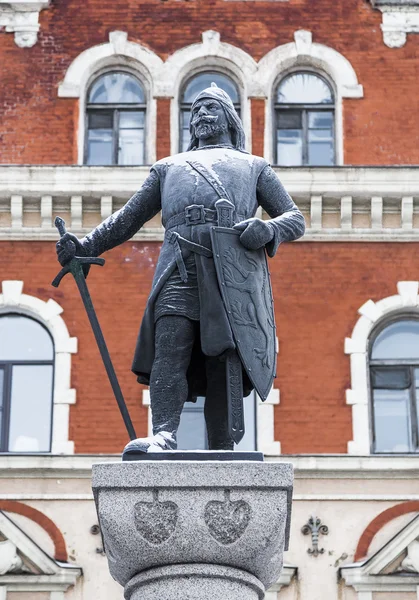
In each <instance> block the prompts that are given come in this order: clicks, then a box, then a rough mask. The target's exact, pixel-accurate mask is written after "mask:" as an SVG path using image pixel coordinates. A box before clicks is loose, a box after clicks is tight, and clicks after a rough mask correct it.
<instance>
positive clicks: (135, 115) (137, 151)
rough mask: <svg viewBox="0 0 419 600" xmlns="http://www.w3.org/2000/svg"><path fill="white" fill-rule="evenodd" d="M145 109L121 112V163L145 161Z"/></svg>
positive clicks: (119, 154)
mask: <svg viewBox="0 0 419 600" xmlns="http://www.w3.org/2000/svg"><path fill="white" fill-rule="evenodd" d="M144 120H145V114H144V111H126V112H120V113H119V145H118V164H119V165H141V164H143V163H144Z"/></svg>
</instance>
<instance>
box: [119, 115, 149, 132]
mask: <svg viewBox="0 0 419 600" xmlns="http://www.w3.org/2000/svg"><path fill="white" fill-rule="evenodd" d="M143 127H144V111H133V110H130V111H123V112H120V113H119V128H120V129H142V128H143Z"/></svg>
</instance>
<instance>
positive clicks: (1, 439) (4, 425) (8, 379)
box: [0, 311, 56, 454]
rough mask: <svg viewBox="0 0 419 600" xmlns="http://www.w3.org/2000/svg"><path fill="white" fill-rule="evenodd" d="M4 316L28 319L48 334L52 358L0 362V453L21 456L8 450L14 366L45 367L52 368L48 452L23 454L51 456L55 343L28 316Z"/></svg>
mask: <svg viewBox="0 0 419 600" xmlns="http://www.w3.org/2000/svg"><path fill="white" fill-rule="evenodd" d="M6 316H16V317H21V318H23V319H30V320H31V321H35V323H37V324H38V325H40V326H41V327H42V328H43V329H44V330H45V331H46V332H47V334H48V336H49V338H50V340H51V344H52V358H51V359H50V360H0V370H3V372H4V379H3V390H2V391H3V398H2V420H1V425H0V453H1V454H22V452H20V451H13V450H9V449H8V448H9V437H10V414H11V406H12V398H11V394H12V372H13V367H14V366H20V365H25V366H40V365H46V366H51V367H52V381H51V416H50V424H49V445H48V448H49V449H48V450H42V451H39V452H26V451H25V452H24V454H51V450H52V440H53V425H54V389H55V354H56V352H55V343H54V338H53V336H52V335H51V333H50V331H49V330H48V328H47V327H45V325H44V324H43V323H42V322H41V321H39V320H38V319H35V318H33V317H31V316H29V315H26V314H22V313H20V312H14V311H8V312H1V313H0V319H1V318H2V317H6Z"/></svg>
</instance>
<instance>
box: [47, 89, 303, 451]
mask: <svg viewBox="0 0 419 600" xmlns="http://www.w3.org/2000/svg"><path fill="white" fill-rule="evenodd" d="M190 132H191V143H190V146H189V148H188V151H187V152H183V153H181V154H177V155H174V156H170V157H168V158H165V159H163V160H160V161H158V162H157V163H155V164H154V165H153V166H152V167H151V172H150V175H149V176H148V178H147V179H146V181H145V182H144V184H143V185H142V187H141V188H140V189H139V191H138V192H137V193H136V194H134V196H132V198H131V199H130V200H129V201H128V202H127V203H126V205H125V206H124V207H123V208H122V209H121V210H119V211H117V212H116V213H114V214H113V215H112V216H110V217H109V218H108V219H106V220H105V221H104V222H103V223H101V224H100V225H99V226H98V227H96V228H95V229H94V230H93V231H92V232H91V233H89V234H88V235H87V236H86V237H84V238H83V239H81V240H78V239H77V238H76V237H75V236H74V235H72V234H70V233H65V234H64V235H63V237H62V238H61V240H60V241H59V242H58V243H57V253H58V259H59V261H60V263H61V264H62V265H65V264H66V263H68V262H69V261H70V260H71V259H73V257H74V256H75V255H78V256H83V257H97V256H99V255H101V254H102V253H103V252H105V251H107V250H110V249H111V248H113V247H115V246H117V245H118V244H122V243H123V242H125V241H127V240H129V239H130V238H131V237H132V236H133V235H134V234H135V233H137V231H138V230H139V229H140V228H141V227H142V226H143V225H144V223H146V222H147V221H149V220H150V219H151V218H152V217H154V216H155V215H156V214H158V213H159V211H162V222H163V225H164V227H165V238H164V243H163V247H162V250H161V253H160V257H159V260H158V264H157V267H156V272H155V276H154V280H153V287H152V291H151V294H150V296H149V299H148V303H147V307H146V310H145V314H144V317H143V321H142V324H141V329H140V333H139V337H138V342H137V348H136V351H135V356H134V361H133V365H132V370H133V372H134V373H135V374H136V375H137V377H138V381H139V382H140V383H145V384H148V385H150V396H151V410H152V422H153V437H151V438H144V439H136V440H133V441H131V442H130V443H129V444H128V445H127V446H126V448H125V454H126V453H130V452H135V451H137V452H138V451H142V452H154V451H161V450H170V449H176V447H177V442H176V433H177V429H178V426H179V420H180V415H181V412H182V408H183V405H184V403H185V401H187V400H194V398H196V397H197V396H205V397H206V401H205V420H206V425H207V432H208V443H209V448H210V449H215V450H232V449H233V446H234V441H236V442H238V441H239V440H240V439H241V437H242V435H243V432H244V424H243V407H242V399H243V396H246V395H248V394H249V393H250V391H251V390H252V389H253V388H256V390H257V392H258V393H259V395H260V396H261V397H262V399H265V398H266V395H267V393H268V391H269V388H270V387H271V384H272V380H273V377H274V375H275V324H274V318H273V310H272V297H271V288H270V280H269V272H268V269H267V265H266V253H267V254H268V256H270V257H273V256H274V255H275V253H276V251H277V249H278V246H279V244H281V243H282V242H285V241H291V240H295V239H297V238H299V237H300V236H302V235H303V233H304V228H305V225H304V218H303V216H302V214H301V212H300V211H299V210H298V208H297V206H296V205H295V204H294V202H293V201H292V199H291V198H290V196H289V195H288V194H287V192H286V191H285V189H284V188H283V186H282V184H281V182H280V181H279V179H278V177H277V176H276V174H275V172H274V171H273V169H272V168H271V167H270V166H269V165H268V163H267V162H266V161H265V160H264V159H263V158H260V157H257V156H253V155H251V154H249V153H247V152H246V151H245V149H244V131H243V126H242V124H241V121H240V119H239V117H238V115H237V112H236V111H235V109H234V106H233V103H232V101H231V99H230V97H229V96H228V95H227V94H226V93H225V92H224V91H223V90H222V89H220V88H218V87H217V86H215V85H214V84H213V85H212V86H211V87H210V88H208V89H206V90H204V91H202V92H201V93H200V94H199V95H198V96H197V98H196V99H195V101H194V103H193V105H192V110H191V122H190ZM258 206H261V207H262V208H263V209H264V211H266V213H267V214H268V215H269V216H270V219H269V220H262V219H259V218H255V216H254V215H255V213H256V211H257V208H258Z"/></svg>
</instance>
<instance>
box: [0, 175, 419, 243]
mask: <svg viewBox="0 0 419 600" xmlns="http://www.w3.org/2000/svg"><path fill="white" fill-rule="evenodd" d="M275 171H276V172H277V174H278V176H279V178H280V179H281V181H282V183H283V184H284V186H285V189H286V190H287V191H288V192H289V193H290V194H291V196H292V197H293V199H294V200H295V202H296V203H297V205H298V207H299V208H300V209H301V210H302V212H303V213H304V215H305V217H306V219H307V230H306V234H305V235H304V237H303V238H302V240H301V241H302V243H304V242H315V241H322V242H335V241H338V242H346V241H361V242H363V241H365V242H412V241H413V242H418V241H419V200H418V198H419V167H418V166H400V167H394V166H389V167H385V166H383V167H364V166H359V167H355V166H354V167H352V166H343V167H298V168H296V167H295V168H290V167H288V168H283V167H282V168H281V167H275ZM148 173H149V167H147V166H143V167H89V166H59V165H58V166H36V165H35V166H28V165H0V240H16V241H17V240H41V241H48V240H51V241H56V240H57V231H56V229H55V227H54V226H53V217H54V216H55V215H56V214H59V215H60V216H63V217H64V219H65V221H66V225H67V228H68V229H69V230H70V231H72V232H73V233H74V234H75V235H77V236H84V235H86V234H87V233H89V232H90V231H91V230H92V228H93V227H94V226H96V225H98V224H99V223H100V222H101V221H102V220H103V219H105V218H107V217H108V216H110V215H111V214H112V213H113V212H114V211H115V210H118V209H119V208H120V207H121V206H122V205H123V204H125V202H126V201H127V200H128V199H129V198H130V196H132V195H133V194H134V193H135V192H136V191H137V190H138V188H139V187H140V186H141V184H142V183H143V182H144V180H145V179H146V177H147V175H148ZM163 236H164V230H163V228H162V226H161V223H160V221H159V219H158V218H155V219H153V221H152V222H149V223H147V224H146V225H145V227H143V228H142V229H141V230H140V231H139V232H138V233H137V234H136V235H135V236H134V238H133V239H134V241H147V242H149V241H161V240H162V239H163Z"/></svg>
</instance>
